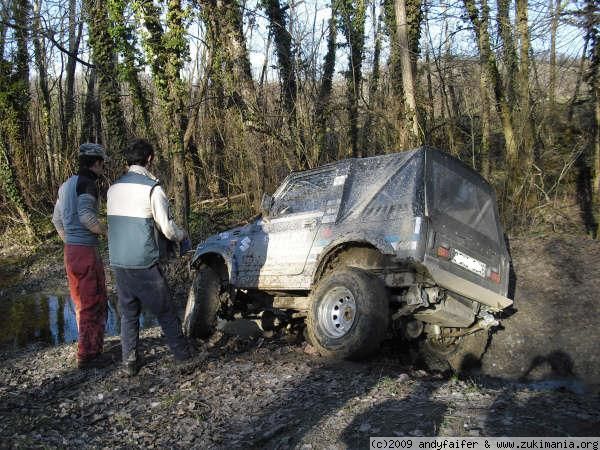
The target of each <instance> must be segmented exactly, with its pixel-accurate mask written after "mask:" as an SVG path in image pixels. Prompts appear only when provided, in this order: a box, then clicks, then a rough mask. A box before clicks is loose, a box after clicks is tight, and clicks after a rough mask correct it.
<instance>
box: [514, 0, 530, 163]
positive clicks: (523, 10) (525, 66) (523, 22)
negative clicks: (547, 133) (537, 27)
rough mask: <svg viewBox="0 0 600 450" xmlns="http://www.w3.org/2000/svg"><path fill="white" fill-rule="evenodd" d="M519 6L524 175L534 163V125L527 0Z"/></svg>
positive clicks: (520, 100)
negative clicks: (532, 118) (530, 82)
mask: <svg viewBox="0 0 600 450" xmlns="http://www.w3.org/2000/svg"><path fill="white" fill-rule="evenodd" d="M516 6H517V31H518V35H519V72H518V84H519V98H518V108H519V109H518V114H517V116H518V117H516V118H515V119H516V121H517V123H519V124H520V125H521V127H522V128H521V130H522V131H521V133H522V136H523V137H522V145H521V151H520V154H519V157H520V159H521V161H520V166H521V169H522V170H523V172H524V173H528V172H530V170H531V165H532V163H533V153H534V152H533V146H534V142H533V125H532V123H531V111H530V109H531V100H530V94H529V66H530V60H529V51H530V41H529V25H528V17H527V7H528V2H527V0H516Z"/></svg>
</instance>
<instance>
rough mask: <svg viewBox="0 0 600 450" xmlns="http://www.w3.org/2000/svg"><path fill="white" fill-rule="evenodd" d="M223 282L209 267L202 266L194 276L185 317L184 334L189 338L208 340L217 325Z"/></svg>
mask: <svg viewBox="0 0 600 450" xmlns="http://www.w3.org/2000/svg"><path fill="white" fill-rule="evenodd" d="M220 292H221V280H220V279H219V275H217V273H216V272H215V271H214V270H213V269H212V268H210V267H209V266H205V265H203V266H201V267H200V268H199V269H198V270H197V271H196V275H195V276H194V280H193V282H192V287H191V288H190V292H189V294H188V301H187V305H186V307H185V315H184V317H183V333H184V334H185V335H186V336H188V337H198V338H206V337H208V336H210V335H211V334H212V333H213V331H214V330H215V327H216V325H217V313H218V311H219V307H220Z"/></svg>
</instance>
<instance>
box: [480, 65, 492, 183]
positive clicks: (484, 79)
mask: <svg viewBox="0 0 600 450" xmlns="http://www.w3.org/2000/svg"><path fill="white" fill-rule="evenodd" d="M480 72H481V73H480V76H479V95H480V97H481V148H480V150H479V171H480V172H481V175H482V176H483V177H484V178H485V179H487V180H489V179H490V175H491V161H490V137H491V121H492V118H491V112H490V82H489V80H488V76H487V71H486V70H484V67H483V66H482V67H481V68H480Z"/></svg>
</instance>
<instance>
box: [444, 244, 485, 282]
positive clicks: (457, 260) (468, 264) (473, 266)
mask: <svg viewBox="0 0 600 450" xmlns="http://www.w3.org/2000/svg"><path fill="white" fill-rule="evenodd" d="M451 261H452V262H453V263H454V264H456V265H458V266H461V267H464V268H465V269H467V270H469V271H471V272H473V273H476V274H477V275H479V276H481V277H484V278H485V273H486V269H487V267H486V265H485V263H483V262H481V261H479V260H478V259H475V258H472V257H470V256H469V255H465V254H464V253H463V252H460V251H458V250H454V252H453V254H452V259H451Z"/></svg>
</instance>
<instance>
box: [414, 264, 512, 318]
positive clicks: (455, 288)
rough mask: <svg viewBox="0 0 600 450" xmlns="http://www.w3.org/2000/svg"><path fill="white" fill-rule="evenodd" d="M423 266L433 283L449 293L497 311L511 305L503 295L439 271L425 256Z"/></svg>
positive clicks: (510, 301) (509, 300) (436, 265)
mask: <svg viewBox="0 0 600 450" xmlns="http://www.w3.org/2000/svg"><path fill="white" fill-rule="evenodd" d="M423 265H424V266H425V267H426V268H427V270H428V271H429V274H430V275H431V277H432V278H433V279H434V280H435V282H436V283H437V284H438V285H439V286H441V287H443V288H445V289H448V290H449V291H452V292H456V293H457V294H459V295H462V296H463V297H466V298H469V299H471V300H474V301H476V302H479V303H482V304H484V305H487V306H489V307H491V308H493V309H494V310H497V311H500V310H502V309H504V308H508V307H509V306H511V305H512V304H513V301H512V300H511V299H509V298H507V297H504V296H503V295H500V294H497V293H496V292H493V291H490V290H489V289H486V288H484V287H482V286H479V285H478V284H475V283H473V282H471V281H467V280H465V279H463V278H461V277H459V276H456V275H454V274H453V273H450V272H448V271H447V270H444V269H441V268H440V267H439V265H438V264H437V262H436V261H435V260H434V259H433V258H430V257H429V256H427V255H426V256H425V261H424V262H423Z"/></svg>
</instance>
